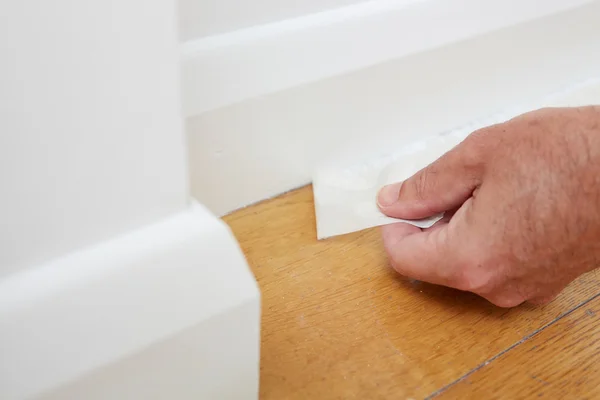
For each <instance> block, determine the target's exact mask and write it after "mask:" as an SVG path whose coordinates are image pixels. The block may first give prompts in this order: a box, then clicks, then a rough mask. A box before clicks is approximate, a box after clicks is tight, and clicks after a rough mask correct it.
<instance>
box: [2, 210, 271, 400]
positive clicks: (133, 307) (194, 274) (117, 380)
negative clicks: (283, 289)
mask: <svg viewBox="0 0 600 400" xmlns="http://www.w3.org/2000/svg"><path fill="white" fill-rule="evenodd" d="M259 324H260V304H259V292H258V289H257V286H256V283H255V281H254V279H253V277H252V274H251V273H250V271H249V269H248V266H247V264H246V262H245V260H244V257H243V255H242V253H241V251H240V249H239V247H238V245H237V242H236V241H235V239H234V237H233V235H232V234H231V232H230V231H229V229H228V228H227V226H226V225H225V224H224V223H222V222H221V221H220V220H218V219H217V218H215V217H214V216H213V215H212V214H210V213H209V212H208V211H207V210H206V209H205V208H204V207H203V206H201V205H198V204H195V205H193V206H192V207H191V208H190V209H189V210H187V211H185V212H182V213H180V214H177V215H174V216H173V217H171V218H169V219H167V220H164V221H162V222H159V223H156V224H154V225H151V226H148V227H145V228H143V229H140V230H138V231H134V232H131V233H129V234H127V235H125V236H122V237H119V238H115V239H114V240H111V241H109V242H105V243H102V244H99V245H97V246H95V247H93V248H88V249H84V250H82V251H79V252H77V253H73V254H69V255H67V256H65V257H63V258H60V259H57V260H55V261H53V262H50V263H47V264H44V265H40V266H38V267H36V268H31V269H29V270H27V271H24V272H22V273H19V274H15V275H12V276H10V277H7V278H5V279H4V280H0V354H2V357H1V358H2V362H0V398H2V399H6V400H12V399H23V398H38V399H47V398H48V399H50V398H57V399H58V398H60V399H65V398H73V399H75V398H86V399H116V398H132V399H133V398H178V399H192V398H193V399H196V398H215V397H227V398H235V399H242V398H243V399H247V398H256V397H257V396H258V365H259V343H260V342H259V340H260V338H259V326H260V325H259ZM240 325H242V326H243V329H240ZM223 338H228V339H227V340H223ZM203 371H204V373H203ZM231 382H235V385H232V384H231Z"/></svg>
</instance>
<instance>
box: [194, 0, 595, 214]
mask: <svg viewBox="0 0 600 400" xmlns="http://www.w3.org/2000/svg"><path fill="white" fill-rule="evenodd" d="M599 16H600V2H594V3H592V4H590V5H588V6H586V7H583V8H581V9H575V10H572V11H569V12H566V13H563V14H560V15H555V16H551V17H547V18H544V19H542V20H538V21H535V22H531V23H528V24H524V25H521V26H515V27H512V28H510V29H506V30H502V31H498V32H495V33H491V34H488V35H484V36H481V37H478V38H475V39H472V40H469V41H464V42H461V43H456V44H453V45H449V46H445V47H442V48H439V49H436V50H432V51H428V52H423V53H420V54H415V55H412V56H409V57H405V58H403V59H400V60H396V61H393V62H388V63H384V64H381V65H378V66H375V67H372V68H369V69H365V70H362V71H358V72H355V73H352V74H347V75H344V76H339V77H336V78H331V79H327V80H323V81H320V82H316V83H313V84H310V85H304V86H301V87H297V88H294V89H290V90H286V91H282V92H280V93H276V94H272V95H269V96H263V97H260V98H256V99H252V100H248V101H245V102H242V103H239V104H235V105H232V106H230V107H225V108H222V109H218V110H214V111H211V112H207V113H204V114H201V115H198V116H195V117H193V118H189V119H188V121H187V122H188V128H187V130H188V135H189V138H190V158H191V159H190V162H191V163H190V164H191V176H192V191H193V194H194V196H195V197H196V198H198V199H199V200H200V201H201V202H203V203H204V204H206V205H207V206H208V207H209V208H210V209H211V210H212V211H213V212H215V213H217V214H224V213H227V212H229V211H232V210H234V209H236V208H239V207H243V206H245V205H248V204H250V203H253V202H256V201H259V200H261V199H264V198H267V197H270V196H274V195H276V194H279V193H282V192H284V191H286V190H290V189H292V188H294V187H298V186H300V185H303V184H307V183H309V182H310V179H311V173H312V170H313V167H314V166H315V164H316V163H317V162H318V161H320V160H322V159H325V158H327V157H328V156H329V155H330V154H331V152H332V151H334V150H335V149H337V148H339V147H342V146H344V145H345V144H346V143H347V142H348V141H358V142H359V143H360V145H361V148H363V149H365V151H366V150H367V148H368V147H374V148H376V147H377V145H378V143H380V141H381V140H383V139H385V138H389V137H393V136H398V137H400V138H402V140H404V141H406V142H408V141H411V140H414V139H415V138H418V137H419V135H420V134H422V133H423V132H431V133H435V132H441V131H444V130H447V129H451V128H453V127H456V126H460V125H463V124H465V123H467V122H469V121H471V120H473V119H476V118H480V117H483V116H486V115H490V114H493V113H495V112H497V111H501V110H503V109H506V108H510V107H511V106H512V105H514V104H515V103H520V102H523V101H526V100H533V99H537V98H540V97H542V96H544V95H545V94H548V93H552V92H554V91H556V90H558V89H560V88H562V87H564V86H567V85H569V84H572V83H574V82H577V81H581V80H584V79H586V78H590V77H593V76H596V75H597V73H598V71H600V51H599V45H598V43H600V25H599V24H598V21H599V20H600V19H599ZM207 188H210V190H207Z"/></svg>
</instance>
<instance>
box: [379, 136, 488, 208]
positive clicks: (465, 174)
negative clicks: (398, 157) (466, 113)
mask: <svg viewBox="0 0 600 400" xmlns="http://www.w3.org/2000/svg"><path fill="white" fill-rule="evenodd" d="M469 139H470V138H467V139H466V140H465V141H463V142H462V143H460V144H459V145H458V146H456V147H455V148H453V149H452V150H450V151H449V152H448V153H446V154H444V155H443V156H442V157H440V158H439V159H438V160H437V161H435V162H433V163H432V164H430V165H429V166H427V167H425V168H424V169H422V170H421V171H419V172H417V173H416V174H415V175H413V176H412V177H411V178H409V179H407V180H405V181H404V182H398V183H394V184H391V185H388V186H384V187H383V188H382V189H381V190H380V191H379V194H378V196H377V204H378V206H379V208H380V210H381V212H383V213H384V214H386V215H387V216H389V217H393V218H403V219H421V218H426V217H430V216H432V215H435V214H438V213H441V212H444V211H448V210H451V209H456V208H458V207H460V206H461V205H462V204H463V203H464V202H465V201H466V200H467V199H468V198H469V197H471V195H472V194H473V191H474V190H475V189H476V188H477V187H478V186H479V185H480V184H481V179H482V175H483V163H484V159H485V157H484V156H483V154H482V152H481V151H480V149H479V148H478V146H476V145H474V143H473V140H469Z"/></svg>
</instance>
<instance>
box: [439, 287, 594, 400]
mask: <svg viewBox="0 0 600 400" xmlns="http://www.w3.org/2000/svg"><path fill="white" fill-rule="evenodd" d="M599 322H600V298H596V299H594V300H593V301H591V302H590V303H588V304H586V305H584V306H583V307H580V308H578V309H577V310H575V311H574V312H573V313H572V314H570V315H567V316H566V317H565V318H562V319H560V320H559V321H557V322H556V323H555V324H552V325H550V326H548V327H547V328H545V329H543V330H541V331H540V332H539V333H537V334H536V335H535V336H533V337H532V338H531V339H529V340H527V341H525V342H523V343H522V344H519V346H518V347H515V348H514V349H512V350H511V351H508V352H506V353H505V354H503V355H502V356H500V357H498V359H497V360H494V362H492V363H490V364H488V365H486V366H483V367H482V368H481V369H478V370H477V371H475V372H474V373H473V374H472V375H470V376H468V377H466V378H465V379H464V380H462V381H461V382H459V383H458V384H456V385H454V386H452V387H451V388H449V389H448V390H447V391H444V392H443V393H442V394H441V395H440V396H437V398H439V399H466V398H473V399H533V398H546V399H598V398H600V323H599Z"/></svg>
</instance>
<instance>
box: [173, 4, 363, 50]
mask: <svg viewBox="0 0 600 400" xmlns="http://www.w3.org/2000/svg"><path fill="white" fill-rule="evenodd" d="M361 1H364V0H300V1H298V0H252V1H249V0H179V24H180V26H179V28H180V32H181V38H182V40H189V39H196V38H199V37H203V36H208V35H214V34H218V33H224V32H229V31H232V30H237V29H243V28H248V27H251V26H255V25H260V24H265V23H269V22H274V21H279V20H282V19H287V18H293V17H298V16H303V15H306V14H310V13H315V12H319V11H324V10H330V9H332V8H336V7H341V6H345V5H348V4H353V3H360V2H361Z"/></svg>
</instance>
